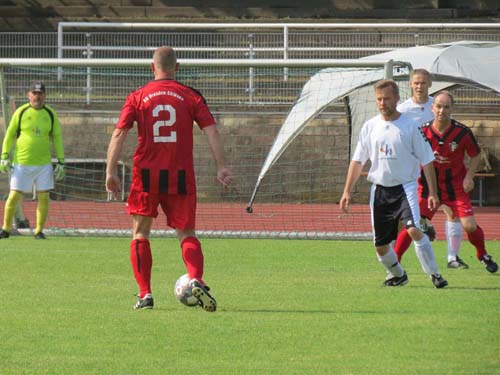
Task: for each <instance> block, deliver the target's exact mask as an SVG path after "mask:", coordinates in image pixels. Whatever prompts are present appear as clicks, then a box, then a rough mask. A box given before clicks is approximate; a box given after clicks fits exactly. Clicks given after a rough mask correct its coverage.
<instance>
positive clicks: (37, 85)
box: [30, 81, 45, 92]
mask: <svg viewBox="0 0 500 375" xmlns="http://www.w3.org/2000/svg"><path fill="white" fill-rule="evenodd" d="M30 91H32V92H45V85H44V84H43V82H42V81H33V82H32V83H31V86H30Z"/></svg>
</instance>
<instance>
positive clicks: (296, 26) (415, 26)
mask: <svg viewBox="0 0 500 375" xmlns="http://www.w3.org/2000/svg"><path fill="white" fill-rule="evenodd" d="M69 28H73V29H75V28H78V29H121V30H123V29H125V30H150V29H159V30H161V29H175V30H207V29H209V30H245V31H248V33H249V35H252V33H255V32H257V31H259V30H280V31H281V33H282V35H283V39H282V45H281V46H279V47H257V46H255V45H252V43H251V42H250V43H249V45H248V46H247V47H239V48H238V47H229V48H228V47H202V46H195V47H194V46H192V47H182V46H176V50H178V51H203V50H205V51H219V52H228V51H231V52H246V53H247V54H248V56H249V58H252V54H251V52H254V53H255V52H258V51H260V52H263V51H268V52H280V53H282V56H283V59H287V58H289V53H290V52H293V51H300V52H317V51H322V52H333V51H352V50H357V51H365V52H374V51H388V50H392V49H394V48H393V47H369V46H366V47H350V46H349V47H338V46H326V47H310V46H307V45H302V46H296V47H293V46H292V45H291V44H290V41H289V40H290V33H291V30H319V29H329V30H332V29H336V30H377V31H380V30H397V31H400V32H404V31H408V30H415V34H414V35H415V42H416V43H415V45H418V37H419V34H418V32H419V31H423V30H459V29H467V30H486V29H490V30H499V31H500V24H495V23H376V24H373V23H130V22H120V23H106V22H60V23H59V24H58V27H57V57H58V58H63V57H64V51H65V50H82V51H86V50H87V49H88V48H89V46H66V45H64V37H63V34H64V30H65V29H66V30H67V29H69ZM156 47H157V46H156ZM156 47H154V46H153V47H147V46H144V47H136V46H101V47H99V46H91V47H90V48H91V49H92V50H99V49H105V50H107V51H112V50H121V51H124V50H126V51H133V50H135V51H151V50H154V49H155V48H156Z"/></svg>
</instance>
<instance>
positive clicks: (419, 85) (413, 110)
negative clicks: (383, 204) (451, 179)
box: [394, 69, 469, 268]
mask: <svg viewBox="0 0 500 375" xmlns="http://www.w3.org/2000/svg"><path fill="white" fill-rule="evenodd" d="M431 86H432V79H431V75H430V73H429V72H428V71H427V70H425V69H415V70H412V72H411V73H410V87H411V89H412V97H411V98H408V99H407V100H405V101H404V102H403V103H401V104H399V105H398V107H397V108H398V111H399V112H401V113H404V114H406V115H408V116H410V117H412V118H413V119H414V120H415V121H417V123H418V125H423V124H425V123H427V122H429V121H432V120H433V119H434V113H433V112H432V102H433V100H434V98H432V97H431V96H429V89H430V87H431ZM441 209H442V210H443V211H444V213H445V214H446V223H445V233H446V241H447V243H448V268H468V267H469V266H468V265H467V264H466V263H465V262H464V261H463V260H462V259H461V258H459V257H458V253H459V251H460V246H461V244H462V224H461V223H460V220H459V218H455V217H453V211H452V210H451V209H450V208H449V207H448V206H446V205H442V206H441ZM421 224H422V225H423V226H424V227H425V228H424V230H425V232H426V233H427V234H428V235H429V237H430V239H431V241H432V240H434V238H435V236H436V231H435V230H434V227H433V226H432V224H431V223H430V221H429V220H428V219H426V218H423V219H422V222H421ZM408 241H409V240H408V237H398V239H397V240H396V244H395V246H394V250H395V251H396V255H397V257H398V260H401V257H402V256H403V254H404V252H405V250H406V249H407V248H408V247H409V246H410V243H409V242H408Z"/></svg>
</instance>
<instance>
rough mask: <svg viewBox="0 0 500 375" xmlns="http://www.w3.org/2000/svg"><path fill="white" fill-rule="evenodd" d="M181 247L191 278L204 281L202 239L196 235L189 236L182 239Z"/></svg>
mask: <svg viewBox="0 0 500 375" xmlns="http://www.w3.org/2000/svg"><path fill="white" fill-rule="evenodd" d="M181 248H182V259H183V260H184V264H185V265H186V269H187V272H188V275H189V278H190V279H197V280H200V281H201V282H203V280H202V277H203V252H202V251H201V243H200V241H198V239H197V238H196V237H187V238H185V239H184V241H182V243H181Z"/></svg>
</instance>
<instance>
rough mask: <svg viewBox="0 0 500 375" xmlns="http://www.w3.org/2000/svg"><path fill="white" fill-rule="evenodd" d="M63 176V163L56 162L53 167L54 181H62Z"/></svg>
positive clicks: (64, 173) (64, 174)
mask: <svg viewBox="0 0 500 375" xmlns="http://www.w3.org/2000/svg"><path fill="white" fill-rule="evenodd" d="M64 176H66V172H65V170H64V163H61V162H58V163H57V165H56V167H55V168H54V177H55V179H56V181H62V179H63V178H64Z"/></svg>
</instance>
